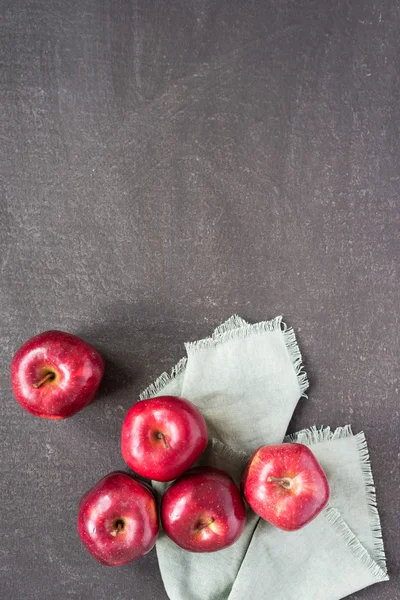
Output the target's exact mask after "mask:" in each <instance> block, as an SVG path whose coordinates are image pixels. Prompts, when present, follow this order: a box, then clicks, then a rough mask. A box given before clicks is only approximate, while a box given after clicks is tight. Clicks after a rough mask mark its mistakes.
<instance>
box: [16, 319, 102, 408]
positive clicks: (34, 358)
mask: <svg viewBox="0 0 400 600" xmlns="http://www.w3.org/2000/svg"><path fill="white" fill-rule="evenodd" d="M103 373H104V359H103V358H102V356H101V355H100V354H99V352H98V351H97V350H96V348H94V347H93V346H91V345H90V344H88V343H87V342H85V341H83V340H81V339H80V338H79V337H77V336H76V335H72V334H71V333H65V332H63V331H55V330H54V331H45V332H44V333H40V334H39V335H36V336H35V337H33V338H32V339H30V340H28V341H27V342H26V343H25V344H24V345H23V346H21V348H19V350H17V352H16V353H15V355H14V358H13V359H12V362H11V384H12V389H13V392H14V396H15V398H16V399H17V401H18V402H19V403H20V404H21V406H22V407H23V408H24V409H25V410H27V411H28V412H30V413H31V414H33V415H36V416H38V417H44V418H46V419H65V418H67V417H71V416H72V415H74V414H76V413H77V412H78V411H80V410H81V409H82V408H84V407H85V406H86V405H87V404H90V403H91V402H93V400H94V399H95V396H96V394H97V390H98V388H99V385H100V382H101V379H102V377H103Z"/></svg>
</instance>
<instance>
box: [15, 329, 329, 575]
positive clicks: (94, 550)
mask: <svg viewBox="0 0 400 600" xmlns="http://www.w3.org/2000/svg"><path fill="white" fill-rule="evenodd" d="M103 373H104V360H103V358H102V356H101V355H100V354H99V352H98V351H97V350H96V349H95V348H94V347H93V346H91V345H90V344H88V343H87V342H84V341H83V340H81V339H80V338H78V337H77V336H74V335H71V334H69V333H64V332H62V331H46V332H44V333H41V334H39V335H37V336H35V337H34V338H32V339H31V340H29V341H28V342H26V343H25V344H24V345H23V346H22V347H21V348H20V349H19V350H18V351H17V352H16V354H15V356H14V358H13V360H12V363H11V382H12V387H13V392H14V395H15V397H16V399H17V400H18V402H19V403H20V404H21V405H22V406H23V407H24V408H25V409H26V410H27V411H28V412H30V413H32V414H34V415H36V416H39V417H44V418H47V419H65V418H67V417H71V416H73V415H74V414H76V413H77V412H78V411H80V410H81V409H82V408H84V407H85V406H87V405H88V404H90V403H91V402H93V400H94V399H95V397H96V394H97V391H98V388H99V386H100V383H101V380H102V377H103ZM207 443H208V435H207V425H206V422H205V420H204V418H203V416H202V414H201V413H200V411H199V410H198V409H197V408H196V407H195V406H194V405H193V404H192V403H191V402H189V401H188V400H185V399H183V398H177V397H174V396H159V397H155V398H150V399H148V400H143V401H141V402H137V403H136V404H135V405H134V406H133V407H132V408H131V409H130V410H129V411H128V413H127V415H126V417H125V419H124V422H123V425H122V435H121V451H122V456H123V458H124V460H125V461H126V463H127V464H128V466H129V467H130V468H131V469H132V470H133V471H135V472H136V474H137V475H139V476H140V477H143V478H146V479H148V480H155V481H161V482H172V483H171V484H170V485H169V487H168V488H167V490H166V492H165V493H164V494H163V496H162V498H161V501H160V502H158V499H157V497H156V495H155V492H154V490H153V489H152V487H151V485H150V484H149V483H146V482H145V481H143V480H142V479H139V478H137V477H136V478H135V477H134V476H132V475H129V474H127V473H125V472H122V471H116V472H113V473H110V474H108V475H106V476H105V477H103V479H101V480H100V481H99V482H98V483H97V484H96V485H95V486H94V487H93V488H91V489H90V490H89V491H87V492H86V494H84V495H83V497H82V499H81V501H80V504H79V510H78V532H79V535H80V538H81V540H82V542H83V544H84V546H85V547H86V548H87V550H88V551H89V552H90V554H92V555H93V556H94V557H95V558H96V559H97V560H98V561H99V562H101V563H103V564H105V565H110V566H117V565H124V564H126V563H129V562H130V561H132V560H135V559H137V558H140V557H141V556H143V555H144V554H146V553H147V552H149V551H150V550H151V549H152V547H153V546H154V544H155V541H156V539H157V535H158V532H159V515H160V518H161V523H162V526H163V529H164V532H165V533H166V534H167V535H168V536H169V537H170V538H171V539H172V540H173V541H174V542H175V543H176V544H177V545H178V546H180V547H181V548H184V549H185V550H188V551H191V552H215V551H217V550H222V549H224V548H227V547H228V546H231V545H232V544H234V543H235V542H236V541H237V540H238V539H239V537H240V535H241V534H242V532H243V529H244V527H245V523H246V508H245V503H244V499H245V500H246V501H247V503H248V505H249V506H250V507H251V509H253V510H254V512H255V513H257V515H259V516H260V517H261V518H263V519H265V520H266V521H268V522H269V523H271V524H272V525H274V526H276V527H279V528H281V529H283V530H286V531H295V530H297V529H300V528H301V527H304V526H305V525H307V524H308V523H309V522H310V521H312V520H313V519H314V518H315V517H316V516H317V515H318V514H319V513H320V512H321V511H322V509H323V508H324V507H325V506H326V504H327V502H328V498H329V485H328V481H327V478H326V475H325V473H324V472H323V470H322V468H321V466H320V465H319V463H318V461H317V459H316V458H315V456H314V455H313V453H312V452H311V450H310V449H309V448H308V447H307V446H305V445H303V444H298V443H285V444H277V445H271V446H262V447H261V448H259V449H258V450H256V452H255V453H254V454H253V456H252V457H251V458H250V460H249V462H248V464H247V466H246V468H245V471H244V474H243V477H242V480H241V490H239V488H238V487H237V486H236V484H235V483H234V481H233V479H232V478H231V477H230V475H229V474H228V473H225V472H223V471H221V470H219V469H215V468H212V467H207V466H203V467H193V465H194V464H195V463H196V461H197V460H198V459H199V458H200V456H201V454H202V453H203V452H204V450H205V449H206V446H207ZM243 497H244V499H243ZM158 504H159V505H160V506H159V507H158Z"/></svg>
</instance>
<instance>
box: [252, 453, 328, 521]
mask: <svg viewBox="0 0 400 600" xmlns="http://www.w3.org/2000/svg"><path fill="white" fill-rule="evenodd" d="M242 489H243V492H244V496H245V498H246V500H247V502H248V503H249V505H250V507H251V508H252V509H253V510H254V512H255V513H257V514H258V515H259V516H260V517H262V518H263V519H265V520H266V521H269V523H271V524H272V525H275V526H276V527H279V528H280V529H284V530H286V531H295V530H296V529H300V528H301V527H304V525H307V523H309V522H310V521H312V520H313V519H314V518H315V517H316V516H317V515H318V514H319V513H320V512H321V510H322V509H323V508H324V507H325V506H326V504H327V502H328V499H329V484H328V480H327V478H326V475H325V473H324V472H323V470H322V468H321V465H320V464H319V462H318V461H317V459H316V458H315V456H314V454H313V453H312V452H311V450H310V449H309V448H308V447H307V446H304V445H303V444H294V443H293V444H277V445H275V446H262V447H261V448H259V449H258V450H257V451H256V452H255V453H254V454H253V456H252V457H251V459H250V461H249V462H248V464H247V466H246V469H245V472H244V474H243V478H242Z"/></svg>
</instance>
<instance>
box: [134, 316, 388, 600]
mask: <svg viewBox="0 0 400 600" xmlns="http://www.w3.org/2000/svg"><path fill="white" fill-rule="evenodd" d="M186 351H187V355H188V357H187V358H184V359H182V360H181V361H180V362H179V363H178V364H177V365H176V367H174V369H173V370H172V373H171V375H170V376H169V375H168V374H166V373H163V374H162V375H161V376H160V377H159V378H158V379H157V380H156V382H155V383H154V384H152V385H150V386H149V388H147V390H145V392H143V394H141V399H144V398H149V397H152V396H155V395H168V394H172V395H177V396H182V397H184V398H187V399H189V400H190V401H191V402H193V403H194V404H196V405H197V406H198V407H199V408H200V410H201V411H202V413H203V415H204V417H205V419H206V421H207V425H208V429H209V434H210V436H212V437H213V438H217V439H213V440H211V442H210V443H209V445H208V448H207V450H206V452H205V453H204V455H203V456H202V458H201V462H202V463H204V464H210V465H214V466H216V467H218V468H221V469H224V470H226V471H227V472H229V473H230V474H231V476H232V477H233V478H234V479H235V481H236V482H239V479H240V476H241V473H242V472H243V468H244V465H245V463H246V461H247V459H248V457H249V455H250V454H251V453H252V452H253V451H254V450H255V449H256V448H257V447H259V446H260V445H262V444H269V443H276V442H281V441H282V439H283V437H284V434H285V432H286V429H287V426H288V423H289V421H290V418H291V416H292V413H293V410H294V408H295V406H296V404H297V402H298V400H299V398H300V397H301V395H305V390H306V389H307V387H308V380H307V376H306V374H305V373H304V371H303V368H302V363H301V355H300V351H299V349H298V346H297V342H296V339H295V335H294V332H293V330H292V329H289V328H287V327H286V326H285V325H284V324H283V323H282V318H281V317H277V318H276V319H274V320H272V321H268V322H261V323H257V324H255V325H249V324H248V323H246V322H245V321H244V320H243V319H241V318H239V317H237V316H234V317H231V319H229V320H228V321H227V322H226V323H223V324H222V325H221V326H219V327H218V328H217V329H216V330H215V332H214V333H213V335H212V336H211V337H210V338H207V339H205V340H200V341H198V342H193V343H188V344H186ZM312 431H313V432H314V430H312ZM299 435H303V438H302V439H304V440H305V439H306V437H305V433H304V432H303V433H302V434H299ZM313 435H314V436H315V435H317V434H316V433H315V432H314V434H313ZM321 435H322V434H321ZM310 436H311V433H310ZM327 437H329V436H327ZM311 438H312V436H311ZM308 439H309V438H307V440H308ZM312 439H314V438H312ZM318 439H319V438H318ZM329 441H330V440H328V439H327V440H326V442H328V443H329ZM328 454H329V452H328ZM333 471H334V469H333ZM328 476H329V475H328ZM371 477H372V476H371ZM153 483H154V486H155V488H156V489H157V490H158V491H159V492H160V493H162V492H163V491H164V490H165V489H166V487H167V484H161V483H158V482H153ZM364 483H365V480H363V481H362V482H361V483H360V481H358V482H357V485H358V486H359V487H358V488H357V487H356V486H355V489H357V490H358V492H359V494H361V496H363V495H364V496H365V488H364ZM369 493H370V496H369V498H370V499H371V498H373V496H371V494H373V491H372V489H369ZM345 500H346V498H345V499H344V504H345ZM371 510H372V509H371ZM375 510H376V509H375ZM335 511H336V508H330V509H327V511H325V512H324V519H326V521H327V524H329V526H330V527H331V529H333V531H334V532H337V531H339V530H340V528H341V527H342V529H343V527H347V526H346V524H345V523H344V525H343V523H342V522H341V521H340V523H339V521H338V519H339V520H340V519H341V516H340V513H338V512H337V511H336V512H335ZM325 513H326V514H325ZM369 514H371V512H370V513H369ZM375 517H376V519H375V521H374V522H373V523H372V525H374V526H375V530H374V533H372V532H371V536H372V538H371V539H376V538H379V539H380V540H381V538H380V537H379V531H378V530H377V527H378V525H379V518H378V516H377V513H376V515H375ZM319 522H322V523H323V524H324V525H325V521H322V520H321V517H320V518H319V519H317V520H316V521H315V523H319ZM377 524H378V525H377ZM311 525H312V524H311ZM311 525H310V526H308V527H311ZM370 525H371V522H370V520H369V521H368V522H364V523H361V521H360V530H363V531H364V529H365V531H367V530H369V528H370ZM313 527H314V528H315V524H314V526H313ZM266 528H267V529H268V528H269V529H268V536H266V535H265V533H264V530H265V529H266ZM273 529H274V528H272V527H270V526H268V525H267V524H266V523H264V522H263V521H261V520H259V519H258V518H257V517H256V515H254V513H252V512H251V511H250V510H249V511H248V520H247V524H246V528H245V531H244V533H243V535H242V536H241V538H240V539H239V540H238V541H237V542H236V543H235V544H234V545H233V546H231V547H230V548H227V549H226V550H223V551H220V552H217V553H213V554H192V553H189V552H185V551H184V550H182V549H180V548H179V547H178V546H176V545H175V544H174V543H173V542H172V541H171V540H169V538H167V536H166V535H165V534H164V533H161V535H160V537H159V540H158V541H157V554H158V560H159V565H160V570H161V575H162V578H163V581H164V585H165V589H166V591H167V594H168V596H169V597H170V598H171V600H227V599H228V598H229V599H232V600H233V599H234V600H245V599H246V600H247V598H254V599H256V598H264V597H265V594H266V590H268V598H270V599H271V600H275V598H276V600H280V599H282V600H283V599H285V600H290V598H292V597H293V598H295V597H296V599H297V598H303V597H304V598H307V600H309V598H311V597H312V598H314V597H315V598H316V597H318V598H319V600H324V598H332V599H333V598H342V597H343V594H342V595H340V594H341V592H338V594H337V595H332V593H333V594H334V593H335V592H334V591H332V587H330V588H329V590H328V591H329V593H330V594H331V595H326V596H324V595H323V593H322V595H321V594H319V595H318V596H310V595H309V596H307V595H306V596H299V595H298V592H297V590H298V582H297V579H296V577H297V578H298V577H300V578H301V579H302V577H301V576H302V572H303V568H302V567H301V568H299V570H298V573H297V575H296V577H292V579H293V581H294V582H295V583H294V584H293V588H291V586H290V581H289V583H286V584H285V585H286V588H284V591H283V592H282V593H283V595H282V593H281V592H280V591H279V590H280V589H281V584H280V583H279V581H280V573H281V572H283V567H284V562H285V561H286V560H287V558H286V552H287V550H288V548H291V546H292V541H294V538H292V537H291V536H293V535H295V536H296V535H297V534H295V533H289V534H288V533H286V534H285V536H290V537H287V538H285V540H284V541H283V540H280V543H279V545H278V546H277V547H276V549H275V552H277V556H276V557H275V559H274V561H271V562H269V561H268V554H265V555H264V556H261V555H260V552H265V551H266V550H265V548H264V542H265V537H269V538H270V539H272V536H273V535H278V534H276V532H277V531H278V532H279V531H280V530H274V531H273V534H272V535H271V533H270V530H273ZM307 529H308V528H305V529H304V530H302V531H306V530H307ZM378 529H379V527H378ZM318 531H320V537H321V539H322V538H323V539H325V540H327V539H328V540H329V536H328V535H327V534H326V532H325V531H324V530H323V528H321V529H320V530H318ZM281 533H283V532H281ZM346 533H348V532H347V530H346ZM350 533H351V532H350ZM310 535H311V530H310ZM365 536H368V534H367V533H365ZM374 536H375V537H374ZM336 537H337V536H336ZM344 538H346V536H345V535H344V534H343V535H342V538H340V539H344ZM315 539H317V536H315V537H314V538H313V537H312V536H311V539H310V540H308V541H307V544H308V546H305V547H304V548H303V549H302V551H301V552H300V553H299V549H298V548H297V550H296V552H297V554H296V556H297V557H301V556H303V559H304V561H306V560H307V556H311V555H312V551H313V549H315V547H316V546H315V541H314V540H315ZM347 539H348V538H347ZM370 541H371V540H370ZM288 542H290V545H289V543H288ZM358 543H360V544H361V542H358ZM380 543H381V542H380ZM331 545H332V544H331ZM342 545H343V543H342ZM333 546H334V547H335V546H337V547H338V548H339V549H340V548H341V546H340V544H339V542H338V540H337V539H336V538H335V543H334V544H333ZM345 546H346V545H345ZM347 546H351V544H350V543H348V544H347ZM347 546H346V548H347ZM378 546H379V544H378V543H376V546H375V548H377V547H378ZM300 547H302V545H301V542H300ZM357 550H358V554H357V552H354V553H353V555H354V556H356V555H357V556H359V554H360V549H359V547H357ZM317 554H318V553H317ZM378 554H379V552H378ZM381 554H382V556H381V558H382V560H383V564H382V567H379V568H381V570H382V573H375V579H374V580H373V581H372V580H370V579H368V580H367V578H364V580H363V581H364V583H363V584H361V582H360V584H359V583H354V585H353V588H354V589H360V587H364V586H365V585H370V583H372V582H375V581H377V580H381V579H379V577H381V578H383V577H384V575H385V570H384V569H385V567H384V555H383V548H382V549H381ZM353 555H352V556H353ZM299 560H300V559H299ZM359 560H360V561H362V559H361V558H360V559H359ZM363 560H364V562H365V557H364V559H363ZM328 561H329V557H328V556H327V558H326V561H325V562H324V561H323V560H322V564H325V563H326V562H328ZM300 562H301V561H300ZM314 562H315V561H314ZM264 563H267V567H266V565H265V564H264ZM281 563H282V564H281ZM313 564H314V563H312V564H311V563H310V565H311V572H312V573H314V578H311V577H310V573H308V575H307V577H306V581H308V582H309V586H310V589H312V590H313V591H314V590H315V587H314V585H315V582H316V581H317V582H318V581H319V579H320V576H319V574H320V573H321V574H322V577H324V574H323V572H322V567H321V568H320V569H321V571H319V570H318V568H317V567H318V565H316V569H315V570H314V568H313ZM349 564H350V563H349ZM367 573H370V570H368V569H367ZM359 579H360V578H359ZM359 579H358V580H359ZM358 580H357V581H358ZM271 582H276V586H275V587H276V589H275V587H274V585H275V584H274V585H272V583H271ZM354 586H355V587H354ZM357 586H358V587H357ZM350 587H351V584H350ZM317 589H318V586H317ZM271 590H274V591H273V593H271ZM290 590H292V592H293V594H292V595H290V593H291V591H290ZM279 593H281V595H279ZM348 593H350V592H348ZM257 594H259V595H258V596H257Z"/></svg>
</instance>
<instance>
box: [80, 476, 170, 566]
mask: <svg viewBox="0 0 400 600" xmlns="http://www.w3.org/2000/svg"><path fill="white" fill-rule="evenodd" d="M158 529H159V523H158V514H157V506H156V501H155V497H154V493H153V492H152V489H151V487H150V486H148V485H147V484H145V483H144V482H139V481H137V480H136V479H134V478H133V477H131V476H130V475H128V474H127V473H124V472H122V471H115V472H114V473H109V474H108V475H106V476H105V477H103V479H101V480H100V481H99V482H98V483H97V484H96V485H95V486H94V487H92V488H91V489H90V490H89V491H88V492H86V494H84V496H83V497H82V499H81V501H80V504H79V513H78V533H79V536H80V538H81V540H82V543H83V544H84V546H85V548H86V549H87V551H88V552H89V553H90V554H91V555H92V556H94V557H95V558H96V559H97V560H98V561H99V562H101V563H102V564H104V565H108V566H111V567H115V566H119V565H125V564H127V563H129V562H131V561H133V560H136V559H137V558H140V557H141V556H144V555H145V554H147V552H149V551H150V550H151V549H152V548H153V546H154V544H155V541H156V539H157V535H158Z"/></svg>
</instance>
